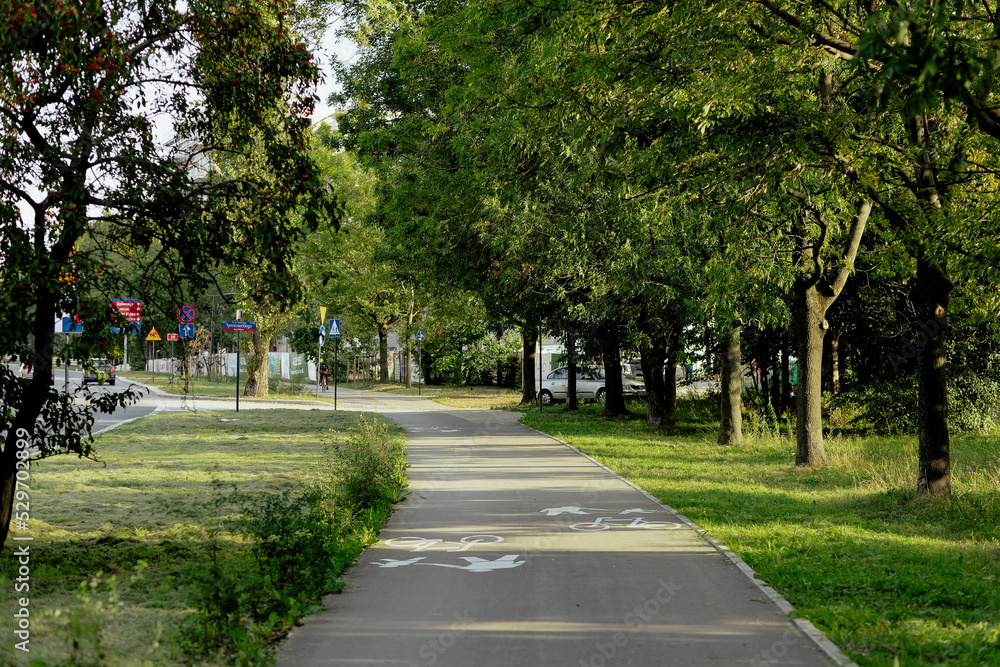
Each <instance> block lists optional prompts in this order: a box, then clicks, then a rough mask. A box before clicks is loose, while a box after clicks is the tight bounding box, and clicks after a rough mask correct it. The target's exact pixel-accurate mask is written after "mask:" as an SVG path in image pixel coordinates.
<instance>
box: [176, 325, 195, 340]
mask: <svg viewBox="0 0 1000 667" xmlns="http://www.w3.org/2000/svg"><path fill="white" fill-rule="evenodd" d="M177 335H178V336H179V337H180V338H194V322H187V323H185V322H181V323H180V324H178V325H177Z"/></svg>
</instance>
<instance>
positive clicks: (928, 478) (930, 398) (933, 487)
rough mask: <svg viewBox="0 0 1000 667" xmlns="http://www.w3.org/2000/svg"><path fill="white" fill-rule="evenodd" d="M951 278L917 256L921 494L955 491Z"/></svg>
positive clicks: (939, 266)
mask: <svg viewBox="0 0 1000 667" xmlns="http://www.w3.org/2000/svg"><path fill="white" fill-rule="evenodd" d="M952 286H953V284H952V281H951V279H950V278H949V277H948V275H947V274H946V273H945V270H944V267H942V266H941V265H939V264H931V263H930V262H928V261H926V260H925V259H922V258H921V259H918V260H917V294H918V298H919V299H920V311H921V312H922V316H923V318H924V320H923V324H922V326H921V328H922V329H923V336H924V337H925V338H926V341H923V339H922V342H924V344H922V345H918V347H919V352H918V354H917V392H918V401H917V402H918V414H919V422H918V426H917V432H918V438H919V457H918V474H917V496H918V497H919V496H941V497H949V496H951V453H950V446H951V443H950V436H949V434H948V345H947V343H948V331H947V324H948V302H949V297H948V294H949V292H950V291H951V289H952Z"/></svg>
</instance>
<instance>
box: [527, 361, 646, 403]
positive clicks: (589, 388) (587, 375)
mask: <svg viewBox="0 0 1000 667" xmlns="http://www.w3.org/2000/svg"><path fill="white" fill-rule="evenodd" d="M568 391H569V368H568V367H565V366H564V367H563V368H557V369H555V370H554V371H552V372H551V373H549V374H548V375H546V376H545V378H544V379H543V380H542V388H541V390H540V393H539V396H541V399H542V403H544V404H546V405H549V404H551V403H554V402H555V401H565V400H566V398H567V393H568ZM622 393H624V394H625V396H645V394H646V385H644V384H642V383H641V382H636V381H634V380H631V379H627V378H623V379H622ZM605 394H606V390H605V387H604V370H603V369H601V368H587V367H582V368H577V369H576V397H577V398H582V399H595V400H598V401H600V402H601V403H603V402H604V399H605Z"/></svg>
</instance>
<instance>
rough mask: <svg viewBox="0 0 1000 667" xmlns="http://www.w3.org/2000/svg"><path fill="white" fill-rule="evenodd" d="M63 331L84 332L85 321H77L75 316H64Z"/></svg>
mask: <svg viewBox="0 0 1000 667" xmlns="http://www.w3.org/2000/svg"><path fill="white" fill-rule="evenodd" d="M62 332H63V333H83V322H77V321H76V318H75V317H63V318H62Z"/></svg>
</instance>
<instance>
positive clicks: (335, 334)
mask: <svg viewBox="0 0 1000 667" xmlns="http://www.w3.org/2000/svg"><path fill="white" fill-rule="evenodd" d="M330 338H334V339H336V345H335V346H334V348H333V409H334V410H336V409H337V375H338V371H339V370H340V365H339V364H340V361H339V359H338V358H337V357H338V353H339V352H340V320H330Z"/></svg>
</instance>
